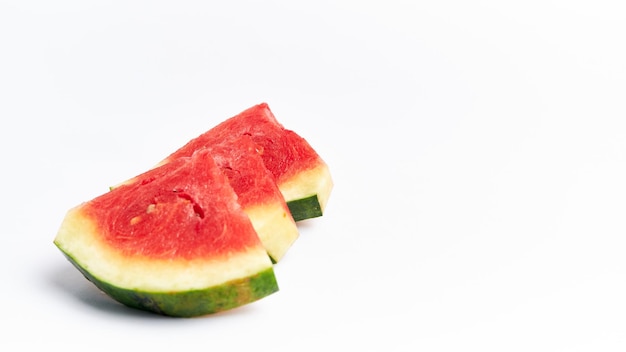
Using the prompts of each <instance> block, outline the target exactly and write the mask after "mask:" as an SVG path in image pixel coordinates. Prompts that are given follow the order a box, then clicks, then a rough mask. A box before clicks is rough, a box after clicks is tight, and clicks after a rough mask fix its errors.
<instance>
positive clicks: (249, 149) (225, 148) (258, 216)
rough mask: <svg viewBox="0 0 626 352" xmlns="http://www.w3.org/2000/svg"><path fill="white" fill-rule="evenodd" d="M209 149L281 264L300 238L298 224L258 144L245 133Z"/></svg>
mask: <svg viewBox="0 0 626 352" xmlns="http://www.w3.org/2000/svg"><path fill="white" fill-rule="evenodd" d="M207 149H208V150H209V151H210V153H211V155H212V156H213V159H214V160H215V162H216V164H217V165H218V166H219V167H221V168H222V170H223V171H224V173H225V174H226V176H227V177H228V179H229V181H230V184H231V186H232V187H233V189H234V190H235V193H237V196H238V199H239V204H241V207H242V208H243V210H244V211H245V212H246V214H248V216H249V217H250V221H251V222H252V225H253V226H254V229H255V230H256V232H257V234H258V236H259V238H260V239H261V242H262V243H263V245H264V246H265V249H266V250H267V253H268V254H269V256H270V257H271V258H272V260H273V261H274V262H275V263H277V262H278V261H280V260H281V259H282V258H283V256H284V255H285V253H286V252H287V250H288V249H289V247H291V245H292V244H293V243H294V241H295V240H296V239H297V238H298V227H297V226H296V223H295V221H294V220H293V218H292V217H291V214H290V212H289V208H288V207H287V204H286V203H285V199H284V198H283V196H282V194H281V192H280V189H278V187H277V186H276V183H275V182H274V178H273V177H272V174H271V173H270V172H269V170H267V169H266V168H265V165H264V163H263V160H262V159H261V156H260V155H259V152H258V150H257V146H256V144H255V143H254V142H253V141H252V139H251V138H250V137H249V136H247V135H242V136H239V137H238V138H235V139H232V140H227V141H224V142H222V143H219V144H214V145H211V146H210V147H208V148H207Z"/></svg>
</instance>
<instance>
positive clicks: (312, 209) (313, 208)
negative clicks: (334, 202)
mask: <svg viewBox="0 0 626 352" xmlns="http://www.w3.org/2000/svg"><path fill="white" fill-rule="evenodd" d="M287 207H288V208H289V211H290V212H291V216H292V217H293V220H294V221H302V220H306V219H312V218H317V217H320V216H322V215H323V213H322V206H321V204H320V201H319V198H318V197H317V195H312V196H310V197H306V198H302V199H297V200H292V201H289V202H287Z"/></svg>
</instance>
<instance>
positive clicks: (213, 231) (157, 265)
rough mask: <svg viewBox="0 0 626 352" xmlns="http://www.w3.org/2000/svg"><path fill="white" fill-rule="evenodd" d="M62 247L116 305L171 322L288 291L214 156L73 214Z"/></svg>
mask: <svg viewBox="0 0 626 352" xmlns="http://www.w3.org/2000/svg"><path fill="white" fill-rule="evenodd" d="M54 243H55V245H56V246H57V247H58V248H59V249H60V250H61V251H62V252H63V253H64V254H65V256H66V257H67V258H68V259H69V260H70V262H71V263H72V264H74V266H76V267H77V268H78V269H79V270H80V271H81V272H82V273H83V274H84V275H85V277H86V278H87V279H89V280H90V281H92V282H93V283H94V284H95V285H96V286H97V287H99V288H100V289H101V290H102V291H103V292H105V293H106V294H108V295H109V296H111V297H112V298H113V299H115V300H117V301H119V302H120V303H122V304H124V305H127V306H130V307H134V308H138V309H142V310H147V311H151V312H155V313H159V314H163V315H169V316H179V317H192V316H199V315H205V314H210V313H215V312H219V311H223V310H227V309H232V308H235V307H238V306H241V305H244V304H248V303H251V302H254V301H256V300H259V299H261V298H263V297H265V296H268V295H270V294H272V293H274V292H276V291H278V285H277V283H276V278H275V276H274V271H273V264H272V261H271V260H270V258H269V257H268V255H267V252H266V250H265V248H264V246H263V244H262V243H261V241H260V239H259V237H258V236H257V233H256V231H255V229H254V227H253V225H252V223H251V221H250V219H249V217H248V215H247V214H246V213H245V212H244V211H243V209H242V208H241V205H240V204H239V202H238V200H237V195H236V193H235V191H234V190H233V188H232V187H231V184H230V181H229V179H228V178H227V177H226V175H225V174H224V172H223V170H222V168H220V167H218V165H217V164H216V163H215V162H214V159H213V157H212V155H211V153H210V151H209V150H198V151H197V152H196V153H193V154H192V155H190V156H189V157H184V158H178V159H177V160H174V161H172V162H170V163H167V164H165V165H162V166H160V167H157V168H154V169H152V170H150V171H147V172H145V173H144V174H141V175H139V176H137V177H135V178H134V179H133V181H132V182H126V183H125V184H123V185H119V186H117V187H115V188H113V189H112V190H111V191H109V192H107V193H105V194H103V195H100V196H98V197H96V198H93V199H92V200H90V201H87V202H85V203H82V204H80V205H78V206H76V207H74V208H73V209H70V210H69V211H68V213H67V214H66V216H65V218H64V220H63V222H62V224H61V227H60V229H59V231H58V233H57V235H56V237H55V239H54Z"/></svg>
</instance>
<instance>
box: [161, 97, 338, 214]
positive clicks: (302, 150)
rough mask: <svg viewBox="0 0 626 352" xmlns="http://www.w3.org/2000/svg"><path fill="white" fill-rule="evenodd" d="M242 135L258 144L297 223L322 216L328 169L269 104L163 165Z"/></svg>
mask: <svg viewBox="0 0 626 352" xmlns="http://www.w3.org/2000/svg"><path fill="white" fill-rule="evenodd" d="M241 135H248V136H250V137H251V138H252V140H253V141H254V142H255V143H256V144H257V150H258V151H259V154H260V155H261V158H262V159H263V162H264V164H265V167H266V168H267V169H268V170H269V171H270V172H271V173H272V175H273V176H274V179H275V181H276V184H277V186H278V188H279V190H280V191H281V193H282V195H283V197H284V199H285V201H286V203H287V206H288V207H289V210H290V212H291V215H292V217H293V219H294V220H295V221H300V220H304V219H309V218H314V217H318V216H322V214H323V212H324V209H325V207H326V204H327V202H328V198H329V196H330V192H331V190H332V188H333V181H332V178H331V176H330V171H329V169H328V165H327V164H326V163H325V162H324V161H323V160H322V158H321V157H320V156H319V155H318V154H317V152H316V151H315V150H314V149H313V148H312V147H311V145H310V144H309V143H308V142H307V141H306V140H305V139H304V138H302V137H301V136H299V135H298V134H296V133H295V132H293V131H291V130H288V129H285V128H284V127H283V126H282V125H281V124H280V123H279V122H278V121H277V120H276V118H275V116H274V114H273V113H272V112H271V110H270V108H269V106H268V105H267V104H266V103H261V104H258V105H255V106H253V107H251V108H249V109H247V110H245V111H243V112H241V113H239V114H238V115H236V116H233V117H231V118H229V119H227V120H225V121H224V122H222V123H220V124H219V125H217V126H215V127H213V128H212V129H210V130H208V131H207V132H205V133H203V134H201V135H200V136H198V137H196V138H194V139H192V140H191V141H189V142H188V143H187V144H185V145H184V146H182V147H181V148H180V149H178V150H176V151H175V152H174V153H172V154H171V155H169V156H168V157H167V158H165V159H164V160H163V161H161V163H159V165H162V164H165V163H168V162H171V161H172V160H175V159H177V158H180V157H188V156H190V155H192V154H193V153H194V152H195V151H196V150H198V149H201V148H205V147H208V146H212V145H216V144H220V143H223V142H224V141H232V140H233V139H236V138H238V137H239V136H241Z"/></svg>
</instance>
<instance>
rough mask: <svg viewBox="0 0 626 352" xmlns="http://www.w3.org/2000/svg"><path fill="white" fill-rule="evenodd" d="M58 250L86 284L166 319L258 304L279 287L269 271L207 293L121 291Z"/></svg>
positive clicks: (202, 291) (122, 289)
mask: <svg viewBox="0 0 626 352" xmlns="http://www.w3.org/2000/svg"><path fill="white" fill-rule="evenodd" d="M58 247H59V246H58ZM59 249H61V252H62V253H63V254H64V255H65V257H66V258H67V259H68V260H69V261H70V262H71V263H72V265H74V266H75V267H76V268H77V269H78V270H79V271H80V272H81V273H82V274H83V276H85V278H86V279H87V280H89V281H91V282H92V283H93V284H94V285H95V286H96V287H97V288H99V289H100V290H101V291H102V292H104V293H105V294H107V295H108V296H109V297H111V298H112V299H114V300H116V301H117V302H119V303H121V304H123V305H125V306H128V307H131V308H135V309H139V310H143V311H149V312H153V313H157V314H161V315H165V316H172V317H181V318H185V317H187V318H191V317H197V316H203V315H209V314H214V313H218V312H221V311H225V310H230V309H233V308H236V307H240V306H242V305H245V304H248V303H252V302H254V301H258V300H260V299H261V298H264V297H266V296H269V295H271V294H272V293H275V292H277V291H278V283H277V282H276V277H275V275H274V270H273V268H272V267H269V268H267V269H266V270H263V271H260V272H257V273H256V274H254V275H251V276H248V277H245V278H239V279H234V280H231V281H228V282H225V283H223V284H221V285H216V286H213V287H208V288H206V289H193V290H188V291H179V292H148V291H142V290H134V289H128V288H122V287H118V286H116V285H113V284H110V283H108V282H106V281H104V280H101V279H99V278H97V277H96V276H94V275H92V274H91V273H90V272H89V271H88V270H86V269H85V268H83V267H82V266H81V265H80V264H79V263H78V262H77V261H76V260H75V259H74V258H73V257H72V256H71V255H69V254H68V253H67V252H65V251H64V250H63V248H61V247H59Z"/></svg>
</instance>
